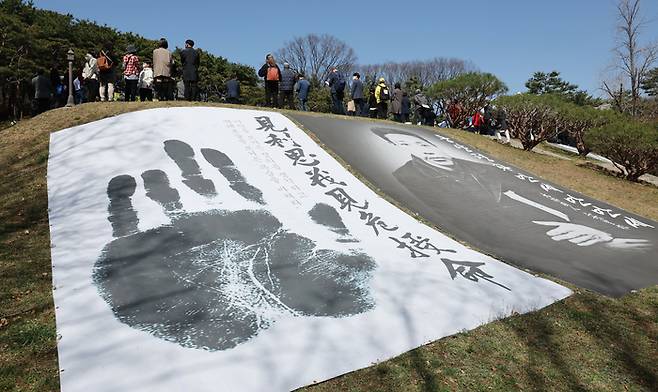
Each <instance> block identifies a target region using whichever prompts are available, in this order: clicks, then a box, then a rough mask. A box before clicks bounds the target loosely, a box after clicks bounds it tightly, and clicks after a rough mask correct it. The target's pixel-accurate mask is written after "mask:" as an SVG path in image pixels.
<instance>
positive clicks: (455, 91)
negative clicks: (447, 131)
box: [427, 72, 507, 128]
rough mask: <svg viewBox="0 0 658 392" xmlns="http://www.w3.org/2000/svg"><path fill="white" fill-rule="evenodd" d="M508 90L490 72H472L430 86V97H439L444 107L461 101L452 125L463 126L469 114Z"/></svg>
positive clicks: (428, 92)
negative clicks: (448, 103) (460, 107)
mask: <svg viewBox="0 0 658 392" xmlns="http://www.w3.org/2000/svg"><path fill="white" fill-rule="evenodd" d="M506 91H507V86H505V83H503V82H502V81H500V80H499V79H498V78H497V77H496V76H494V75H492V74H490V73H479V72H470V73H466V74H463V75H460V76H457V77H456V78H454V79H449V80H443V81H440V82H437V83H435V84H433V85H432V86H430V87H429V89H428V91H427V95H428V97H429V98H432V99H437V100H439V101H440V102H441V105H442V107H444V108H445V107H446V106H447V105H446V103H447V102H448V101H450V102H459V103H460V104H461V105H462V110H461V111H460V113H459V115H458V116H457V117H456V118H453V119H452V126H453V127H455V128H461V127H463V126H464V125H466V122H467V120H468V118H469V116H472V115H473V114H474V113H475V112H476V111H478V110H480V109H481V108H482V107H484V105H486V104H487V102H489V101H491V100H492V99H493V98H495V97H496V96H498V95H500V94H504V93H505V92H506Z"/></svg>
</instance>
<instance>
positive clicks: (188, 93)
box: [183, 80, 199, 101]
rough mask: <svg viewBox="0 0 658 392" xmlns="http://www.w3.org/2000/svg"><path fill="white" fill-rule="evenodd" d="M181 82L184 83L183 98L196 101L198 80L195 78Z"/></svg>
mask: <svg viewBox="0 0 658 392" xmlns="http://www.w3.org/2000/svg"><path fill="white" fill-rule="evenodd" d="M183 84H184V85H185V93H184V96H185V99H186V100H187V101H196V100H197V97H198V95H199V94H198V92H199V82H197V81H196V80H184V81H183Z"/></svg>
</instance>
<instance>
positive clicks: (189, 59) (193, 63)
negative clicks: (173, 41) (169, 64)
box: [180, 48, 199, 82]
mask: <svg viewBox="0 0 658 392" xmlns="http://www.w3.org/2000/svg"><path fill="white" fill-rule="evenodd" d="M180 60H181V65H182V66H183V80H185V81H188V82H195V81H197V80H198V79H199V52H197V51H196V50H195V49H194V48H185V49H183V50H181V52H180Z"/></svg>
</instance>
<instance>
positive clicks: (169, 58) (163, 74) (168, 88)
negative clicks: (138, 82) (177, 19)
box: [153, 38, 174, 101]
mask: <svg viewBox="0 0 658 392" xmlns="http://www.w3.org/2000/svg"><path fill="white" fill-rule="evenodd" d="M168 48H169V43H168V42H167V40H166V39H165V38H160V42H159V43H158V47H157V48H156V49H155V50H153V86H154V87H155V92H156V94H157V97H158V100H161V101H173V99H174V79H173V78H172V75H171V69H172V67H173V65H174V57H173V55H172V54H171V51H169V49H168Z"/></svg>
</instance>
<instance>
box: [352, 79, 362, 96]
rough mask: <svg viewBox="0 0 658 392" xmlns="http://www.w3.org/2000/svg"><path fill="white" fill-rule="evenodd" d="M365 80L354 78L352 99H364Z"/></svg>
mask: <svg viewBox="0 0 658 392" xmlns="http://www.w3.org/2000/svg"><path fill="white" fill-rule="evenodd" d="M363 98H364V95H363V82H362V81H361V79H354V80H353V81H352V99H363Z"/></svg>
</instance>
